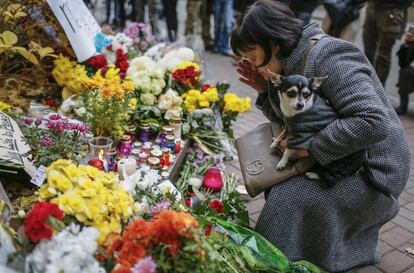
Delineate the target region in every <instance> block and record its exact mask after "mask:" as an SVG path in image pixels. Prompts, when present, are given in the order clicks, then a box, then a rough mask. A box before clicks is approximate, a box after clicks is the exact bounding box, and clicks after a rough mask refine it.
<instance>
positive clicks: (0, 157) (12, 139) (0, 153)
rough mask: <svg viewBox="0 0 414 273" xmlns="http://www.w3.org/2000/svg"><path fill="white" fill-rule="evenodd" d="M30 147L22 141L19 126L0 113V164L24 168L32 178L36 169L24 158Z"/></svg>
mask: <svg viewBox="0 0 414 273" xmlns="http://www.w3.org/2000/svg"><path fill="white" fill-rule="evenodd" d="M29 152H30V147H29V145H27V144H26V143H25V142H24V141H23V133H22V131H21V130H20V128H19V125H17V123H16V122H15V121H14V120H13V119H12V118H11V117H9V116H8V115H6V114H5V113H3V112H0V162H1V163H3V164H7V165H10V166H14V167H24V170H25V171H26V172H27V173H28V174H29V175H30V176H33V175H34V174H35V172H36V168H35V167H34V166H33V164H32V163H31V162H30V161H29V160H28V159H27V158H26V155H27V154H29Z"/></svg>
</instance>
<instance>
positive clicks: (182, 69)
mask: <svg viewBox="0 0 414 273" xmlns="http://www.w3.org/2000/svg"><path fill="white" fill-rule="evenodd" d="M171 75H172V77H173V79H174V80H175V81H176V83H177V84H178V86H179V88H180V89H184V90H185V88H187V89H188V88H189V89H192V88H194V87H196V86H197V85H198V84H199V82H200V76H201V72H200V66H199V65H198V64H197V63H195V62H190V61H186V62H183V63H182V64H180V65H178V66H177V67H175V68H174V70H173V71H172V73H171Z"/></svg>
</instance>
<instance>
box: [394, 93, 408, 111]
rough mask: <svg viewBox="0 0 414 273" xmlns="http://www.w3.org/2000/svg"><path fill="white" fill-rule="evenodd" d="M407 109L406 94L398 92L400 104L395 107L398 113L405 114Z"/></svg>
mask: <svg viewBox="0 0 414 273" xmlns="http://www.w3.org/2000/svg"><path fill="white" fill-rule="evenodd" d="M407 110H408V94H401V93H400V106H399V107H398V108H396V109H395V112H397V114H398V115H405V114H407Z"/></svg>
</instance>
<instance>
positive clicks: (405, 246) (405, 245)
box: [397, 242, 414, 259]
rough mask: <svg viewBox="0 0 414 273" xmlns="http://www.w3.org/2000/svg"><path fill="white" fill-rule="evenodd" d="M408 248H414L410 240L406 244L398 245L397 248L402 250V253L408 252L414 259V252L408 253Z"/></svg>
mask: <svg viewBox="0 0 414 273" xmlns="http://www.w3.org/2000/svg"><path fill="white" fill-rule="evenodd" d="M407 248H411V249H412V250H414V244H413V243H412V242H408V243H405V244H403V245H401V246H399V247H397V249H398V250H399V251H401V252H402V253H405V254H407V255H408V256H410V257H411V258H413V259H414V255H412V254H410V253H408V252H407V251H405V250H406V249H407Z"/></svg>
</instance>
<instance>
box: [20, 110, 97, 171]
mask: <svg viewBox="0 0 414 273" xmlns="http://www.w3.org/2000/svg"><path fill="white" fill-rule="evenodd" d="M22 121H23V123H24V125H25V126H22V132H23V135H24V139H25V141H26V143H27V144H28V145H29V146H30V148H31V157H32V158H31V159H32V161H33V163H34V165H35V166H37V167H38V166H40V165H43V166H49V165H50V164H51V163H52V162H53V161H55V160H57V159H61V158H63V159H70V160H73V161H74V162H79V161H80V160H81V159H82V157H83V156H84V154H82V152H81V150H80V146H81V145H82V144H84V143H86V139H85V136H86V135H87V134H88V133H89V129H88V126H87V125H85V124H84V123H82V122H80V121H76V120H70V119H68V118H65V117H62V116H60V115H59V114H50V115H48V116H46V117H45V119H40V118H38V119H36V120H34V119H32V118H23V120H22Z"/></svg>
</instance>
